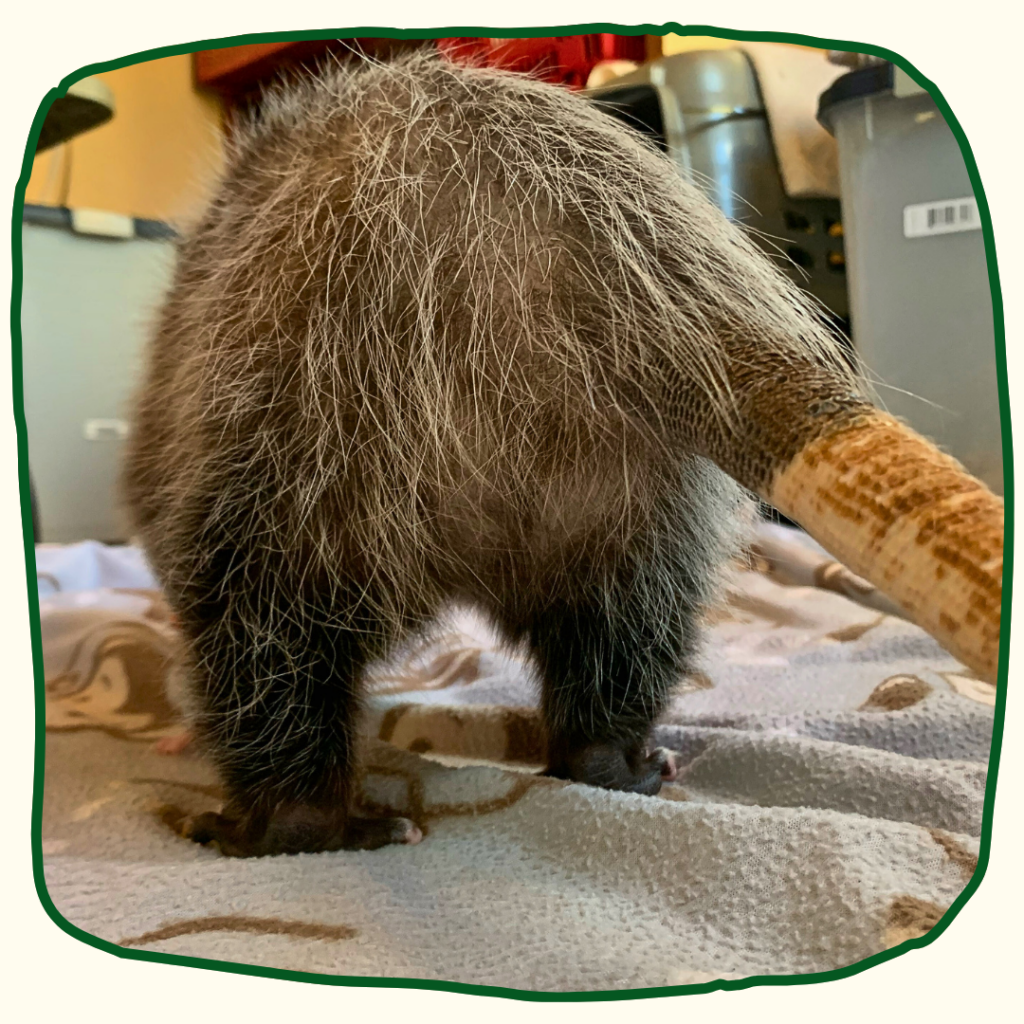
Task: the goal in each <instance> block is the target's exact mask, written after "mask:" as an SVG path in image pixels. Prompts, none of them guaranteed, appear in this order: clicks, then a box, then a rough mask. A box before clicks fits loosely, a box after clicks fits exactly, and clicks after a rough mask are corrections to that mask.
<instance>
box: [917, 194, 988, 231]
mask: <svg viewBox="0 0 1024 1024" xmlns="http://www.w3.org/2000/svg"><path fill="white" fill-rule="evenodd" d="M980 229H981V217H979V216H978V203H977V200H975V198H974V196H968V197H966V198H965V199H944V200H942V201H941V202H938V203H914V205H913V206H904V207H903V237H904V238H921V237H922V236H923V235H948V234H951V233H952V232H954V231H979V230H980Z"/></svg>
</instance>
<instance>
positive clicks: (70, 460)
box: [22, 35, 1002, 543]
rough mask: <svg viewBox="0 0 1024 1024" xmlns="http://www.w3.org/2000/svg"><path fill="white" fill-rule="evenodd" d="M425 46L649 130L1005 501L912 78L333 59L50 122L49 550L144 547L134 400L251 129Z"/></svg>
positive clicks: (358, 50) (42, 473)
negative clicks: (91, 545) (292, 78)
mask: <svg viewBox="0 0 1024 1024" xmlns="http://www.w3.org/2000/svg"><path fill="white" fill-rule="evenodd" d="M421 46H422V47H436V48H437V49H439V50H440V51H441V52H442V53H443V54H444V55H445V57H446V58H448V59H452V60H456V61H458V60H472V61H474V62H484V63H487V64H491V65H493V66H497V67H504V68H509V69H513V70H523V71H526V70H529V71H532V72H534V73H536V74H539V75H542V76H543V77H545V78H547V79H548V80H550V81H552V82H553V83H556V84H558V85H560V86H561V87H564V88H567V89H573V90H576V91H580V92H581V93H582V94H583V95H584V96H586V98H587V99H588V100H589V101H590V102H593V103H595V104H597V105H598V106H599V107H600V108H601V109H602V110H604V111H605V112H606V113H607V114H608V116H610V117H615V118H619V119H621V120H623V121H625V122H627V123H629V124H631V125H632V126H633V127H635V128H638V129H640V130H641V131H643V132H644V133H646V134H647V135H648V136H649V137H650V138H651V140H652V141H653V142H654V143H655V144H656V145H657V146H659V147H660V148H661V149H663V150H664V151H665V152H666V153H667V154H668V155H669V157H670V158H671V159H672V160H673V161H674V162H675V163H676V165H677V166H678V168H679V173H680V174H681V175H684V176H686V177H688V178H689V179H690V180H692V181H694V182H695V183H696V184H698V185H700V186H701V187H702V188H704V189H705V190H706V191H707V193H708V195H709V197H710V198H711V199H712V201H713V202H715V203H716V204H717V205H718V206H720V207H721V208H722V210H723V211H724V212H725V213H726V215H727V216H729V217H730V218H732V219H734V220H736V221H737V222H738V223H740V224H742V225H744V226H745V227H746V228H747V229H749V230H750V231H751V232H752V233H753V235H754V238H755V240H757V241H758V243H759V244H761V245H762V246H763V247H764V249H765V251H766V252H767V253H768V254H769V255H770V256H771V258H773V259H774V260H775V261H776V262H777V263H778V264H779V265H780V266H781V267H782V268H783V269H784V270H785V271H786V272H787V273H788V274H790V275H791V276H792V278H793V280H795V281H796V282H797V283H798V284H799V285H800V286H801V287H802V288H804V289H805V290H806V291H807V292H808V293H809V294H810V295H812V296H813V297H814V298H815V299H816V300H817V302H818V303H819V304H820V305H821V307H822V308H823V310H824V311H825V312H826V313H827V315H828V317H829V319H830V321H831V323H832V324H833V326H834V330H835V331H836V332H837V334H838V335H839V336H840V338H841V339H842V340H843V341H844V343H846V344H848V345H850V346H851V347H852V348H853V349H855V350H856V351H857V353H858V354H859V355H860V357H861V358H862V359H863V361H864V362H865V363H866V365H867V366H868V368H869V369H870V370H871V371H872V374H873V377H874V379H875V380H876V383H877V384H878V387H879V396H880V398H881V399H882V402H883V403H884V404H885V406H886V407H887V408H888V409H889V410H890V411H891V412H893V413H895V414H897V415H899V416H902V417H904V418H905V419H907V420H908V421H909V422H910V423H911V424H912V425H913V426H914V427H916V429H918V430H919V431H921V432H922V433H924V434H927V435H928V436H930V437H932V438H934V439H935V440H936V441H938V442H939V444H940V445H941V446H942V447H944V448H945V449H946V450H948V451H950V452H951V453H952V454H954V455H955V456H956V457H957V458H959V459H960V460H961V461H962V462H964V463H965V464H966V466H967V467H968V469H969V470H970V471H971V472H973V473H974V474H976V475H978V476H980V477H981V478H982V479H984V480H985V482H986V483H988V484H989V486H990V487H992V488H993V489H994V490H996V491H997V492H998V493H1002V451H1001V446H1000V423H999V409H998V397H997V385H996V370H995V346H994V334H993V320H992V301H991V293H990V289H989V281H988V272H987V265H986V258H985V251H984V243H983V236H982V232H981V230H980V229H981V221H980V218H979V215H978V208H977V203H976V200H975V197H974V191H973V188H972V186H971V182H970V179H969V176H968V174H967V169H966V167H965V165H964V161H963V157H962V155H961V153H960V149H959V146H958V144H957V142H956V139H955V137H954V135H953V133H952V131H951V130H950V128H949V126H948V125H947V124H946V122H945V120H944V118H943V117H942V114H941V112H940V111H939V110H938V108H937V107H936V104H935V102H934V101H933V100H932V98H931V97H930V96H929V95H928V94H927V93H926V92H924V91H923V90H922V89H921V88H920V87H918V86H917V85H916V84H915V83H914V82H913V81H912V80H911V79H910V78H909V77H908V76H907V75H906V74H905V73H903V72H902V71H901V70H900V69H899V68H896V67H894V66H893V65H891V64H889V63H886V62H884V61H880V60H878V59H876V58H872V57H867V56H864V55H859V54H852V53H840V52H834V51H833V52H828V51H825V50H820V49H814V48H809V47H802V46H795V45H788V44H781V43H737V42H733V41H731V40H726V39H718V38H713V37H702V36H676V35H666V36H615V35H587V36H565V37H549V38H540V39H518V40H498V39H441V40H432V41H418V40H401V41H399V40H384V39H358V40H356V39H346V40H319V41H305V42H284V43H265V44H258V45H247V46H238V47H232V48H228V49H220V50H208V51H200V52H197V53H194V54H187V55H181V56H175V57H166V58H163V59H160V60H153V61H147V62H143V63H139V64H133V65H130V66H128V67H125V68H122V69H120V70H117V71H110V72H105V73H103V74H100V75H97V76H95V77H93V78H89V79H84V80H83V81H82V82H79V83H77V84H76V85H75V86H73V87H72V88H71V89H70V90H69V93H68V95H67V96H66V97H64V98H62V99H61V100H58V101H57V102H55V103H54V106H53V107H52V108H51V110H50V112H49V114H48V116H47V119H46V123H45V124H44V126H43V131H42V134H41V136H40V140H39V145H38V151H37V154H36V157H35V162H34V164H33V169H32V176H31V180H30V181H29V184H28V188H27V191H26V196H25V208H24V225H23V265H24V289H23V298H22V347H23V366H24V395H25V416H26V420H27V425H28V434H29V460H30V471H31V476H32V481H33V490H34V495H35V503H34V504H35V509H34V518H35V530H36V541H37V542H39V541H46V542H51V543H72V542H76V541H81V540H87V539H93V540H99V541H103V542H106V543H123V542H126V541H128V540H129V537H128V536H127V528H126V525H125V522H124V520H123V518H122V516H121V513H120V510H119V508H118V502H117V494H116V486H115V485H116V477H117V467H118V463H119V460H120V457H121V450H122V447H123V443H124V439H125V437H126V436H127V430H128V426H127V422H126V418H125V417H126V412H127V403H128V399H129V396H130V393H131V390H132V388H133V385H134V382H135V380H136V379H137V376H138V373H139V371H140V367H141V354H142V348H143V346H144V343H145V339H146V334H147V330H148V329H149V325H150V324H151V323H152V320H153V316H154V311H155V309H156V308H157V306H158V304H159V302H160V298H161V296H162V294H163V292H164V290H165V289H166V287H167V286H168V283H169V281H170V275H171V273H172V270H173V262H174V251H175V249H174V247H175V238H176V237H177V235H178V233H179V232H180V231H182V230H186V229H187V225H188V223H189V222H190V221H191V220H192V219H193V218H195V217H196V216H197V215H198V214H199V213H200V212H201V210H202V208H203V205H204V203H205V201H206V199H207V197H208V196H209V194H210V192H211V190H212V188H213V187H214V185H215V183H216V180H217V176H218V173H219V171H220V169H221V167H222V163H223V159H224V141H225V139H226V137H227V136H228V135H229V134H230V132H231V131H232V126H233V124H234V123H235V122H236V119H237V118H238V116H239V114H240V113H242V112H246V111H250V110H252V109H256V110H258V106H259V97H260V92H261V89H262V88H263V87H264V86H265V85H266V84H268V83H269V82H271V81H273V80H275V79H276V78H278V77H279V76H280V75H282V74H283V73H289V74H305V73H312V71H313V70H314V69H315V67H316V66H317V63H318V62H319V61H321V60H323V59H324V58H325V56H326V55H327V54H328V53H331V54H333V55H334V56H335V57H336V58H337V59H340V60H345V61H359V60H365V59H367V58H373V59H385V60H386V59H388V58H389V57H391V56H392V55H394V54H396V53H398V52H401V51H404V50H408V49H410V48H415V47H421ZM939 85H940V87H941V83H939Z"/></svg>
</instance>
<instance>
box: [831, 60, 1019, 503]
mask: <svg viewBox="0 0 1024 1024" xmlns="http://www.w3.org/2000/svg"><path fill="white" fill-rule="evenodd" d="M818 119H819V120H820V121H821V123H822V124H823V125H824V126H825V127H826V128H828V129H829V130H830V131H831V132H832V133H833V134H834V135H835V138H836V142H837V144H838V147H839V177H840V186H841V192H842V208H843V229H844V231H845V234H846V271H847V282H848V285H849V289H850V318H851V321H852V328H853V342H854V346H855V347H856V349H857V350H858V352H859V353H860V355H861V357H862V358H863V359H864V361H865V363H866V364H867V366H868V367H869V369H870V370H872V371H873V372H874V374H875V375H877V377H878V378H879V379H880V381H881V382H882V384H883V385H888V386H882V387H880V388H879V394H880V396H881V398H882V400H883V402H884V403H885V405H886V406H887V408H888V409H889V411H890V412H892V413H894V414H895V415H898V416H901V417H903V418H904V419H906V420H907V421H908V422H909V423H910V424H911V425H912V426H913V427H915V429H917V430H919V431H920V432H921V433H923V434H925V435H927V436H929V437H931V438H933V439H934V440H935V441H936V442H938V443H939V445H940V446H942V447H943V448H944V449H945V450H947V451H949V452H950V453H951V454H952V455H954V456H956V458H958V459H960V461H961V462H963V463H964V465H966V466H967V468H968V469H969V470H970V471H971V472H972V473H974V474H975V475H976V476H978V477H980V478H981V479H983V480H984V481H985V482H986V483H987V484H988V485H989V486H990V487H991V488H992V489H993V490H995V491H996V492H997V493H1002V488H1003V461H1002V444H1001V437H1000V422H999V401H998V392H997V385H996V364H995V336H994V330H993V320H992V294H991V290H990V288H989V280H988V267H987V262H986V258H985V247H984V240H983V236H982V232H981V222H980V219H979V217H978V210H977V204H976V202H975V200H974V191H973V189H972V187H971V182H970V178H969V177H968V174H967V168H966V166H965V165H964V160H963V156H962V155H961V153H960V147H959V145H958V144H957V141H956V139H955V137H954V136H953V133H952V131H951V130H950V128H949V126H948V125H947V124H946V122H945V120H944V118H943V117H942V114H941V113H940V112H939V110H938V108H937V107H936V105H935V102H934V101H933V100H932V98H931V97H930V96H929V95H928V93H926V92H924V91H922V90H921V89H920V88H919V87H917V86H915V85H914V83H912V82H911V81H910V80H909V79H907V78H906V77H905V76H902V73H898V72H897V71H896V70H895V69H894V68H893V66H892V65H891V64H885V65H881V66H878V67H869V68H864V69H862V70H860V71H854V72H852V73H851V74H848V75H844V76H843V77H842V78H839V79H837V80H836V82H835V83H833V85H832V87H831V88H830V89H829V90H828V91H827V92H825V93H824V94H823V95H822V97H821V103H820V106H819V110H818ZM894 389H902V391H905V392H911V393H912V394H909V395H908V394H903V393H901V391H900V390H894ZM912 396H918V397H912Z"/></svg>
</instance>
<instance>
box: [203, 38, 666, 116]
mask: <svg viewBox="0 0 1024 1024" xmlns="http://www.w3.org/2000/svg"><path fill="white" fill-rule="evenodd" d="M432 45H436V47H437V49H438V50H440V52H441V53H443V54H444V55H445V56H446V57H448V58H449V59H450V60H454V61H465V62H467V63H471V64H483V65H486V66H488V67H495V68H504V69H505V70H509V71H529V72H532V73H533V74H536V75H538V76H539V77H541V78H544V79H546V80H547V81H549V82H555V83H557V84H559V85H566V86H568V87H569V88H572V89H581V88H583V86H585V85H586V84H587V78H588V77H589V75H590V72H591V71H592V70H593V68H594V65H595V64H597V63H599V62H600V61H603V60H632V61H636V62H637V63H638V64H639V63H641V62H642V61H644V60H646V59H647V56H648V53H647V45H648V37H646V36H616V35H609V34H600V33H595V34H593V35H584V36H543V37H541V38H539V39H483V38H466V39H458V38H449V39H438V40H436V42H433V43H432V42H431V41H429V40H411V39H410V40H397V39H394V40H389V39H347V40H344V39H310V40H305V41H299V42H285V43H260V44H249V45H245V46H230V47H225V48H224V49H220V50H200V51H198V52H196V53H194V54H193V55H192V57H193V66H194V69H195V78H196V84H197V85H200V86H203V87H205V88H208V89H213V90H214V91H216V92H218V93H220V94H221V95H222V96H223V97H224V98H225V99H226V100H227V102H228V106H229V108H230V107H236V106H238V105H241V104H244V103H247V102H249V101H252V100H255V99H258V96H259V91H260V88H261V87H262V86H263V85H265V84H266V83H267V82H269V81H270V80H272V79H273V78H275V77H276V76H277V75H279V74H280V73H282V72H283V71H285V70H286V69H293V70H298V69H300V68H305V69H312V68H313V67H315V65H316V64H317V62H318V61H320V60H322V59H323V58H324V57H325V56H326V54H328V53H333V54H334V55H335V56H337V57H338V58H339V59H341V60H348V59H352V58H353V57H354V56H356V55H357V54H360V53H361V54H365V55H367V56H371V57H376V58H379V59H384V60H386V59H388V58H389V57H390V56H392V55H393V54H396V53H401V52H405V51H408V50H412V49H416V48H419V47H426V46H432Z"/></svg>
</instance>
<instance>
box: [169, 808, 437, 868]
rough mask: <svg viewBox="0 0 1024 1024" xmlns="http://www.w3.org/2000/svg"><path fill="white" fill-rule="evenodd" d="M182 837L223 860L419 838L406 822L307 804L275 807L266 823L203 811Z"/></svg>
mask: <svg viewBox="0 0 1024 1024" xmlns="http://www.w3.org/2000/svg"><path fill="white" fill-rule="evenodd" d="M181 833H182V835H184V836H185V837H186V838H188V839H191V840H192V841H193V842H196V843H202V844H204V845H205V844H207V843H213V844H215V845H216V846H217V848H218V849H219V850H220V852H221V853H222V854H224V855H225V856H226V857H272V856H275V855H278V854H286V853H287V854H291V853H323V852H327V851H330V850H376V849H378V848H379V847H381V846H388V845H390V844H392V843H405V844H408V845H413V844H415V843H418V842H419V841H420V840H421V839H422V838H423V833H422V832H421V831H420V830H419V829H418V828H417V827H416V825H415V824H413V822H411V821H410V820H409V819H408V818H356V817H352V816H350V815H346V814H344V813H339V812H335V811H324V810H322V809H320V808H317V807H312V806H310V805H308V804H287V805H284V806H282V807H278V808H277V809H276V810H275V811H274V813H273V814H271V815H270V816H269V818H267V817H257V816H255V815H252V814H243V815H241V816H238V817H228V816H225V815H223V814H216V813H214V812H207V813H205V814H200V815H198V816H197V817H195V818H192V819H190V820H189V821H186V822H184V823H183V825H182V828H181Z"/></svg>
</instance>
